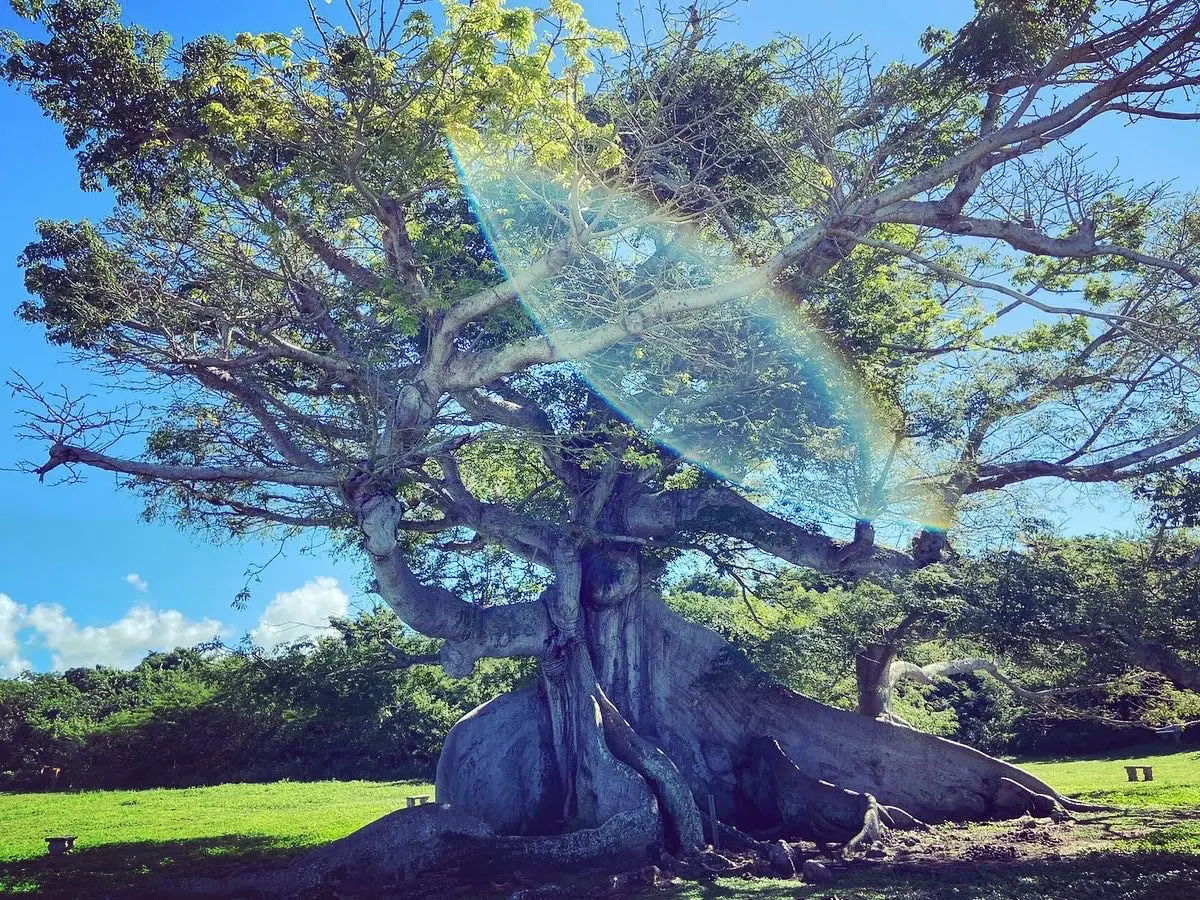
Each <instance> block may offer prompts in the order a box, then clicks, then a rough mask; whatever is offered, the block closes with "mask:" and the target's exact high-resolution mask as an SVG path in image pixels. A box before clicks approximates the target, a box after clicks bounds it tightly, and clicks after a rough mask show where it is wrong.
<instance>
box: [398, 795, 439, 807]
mask: <svg viewBox="0 0 1200 900" xmlns="http://www.w3.org/2000/svg"><path fill="white" fill-rule="evenodd" d="M404 799H405V800H406V801H407V802H408V808H409V809H412V808H413V807H414V806H424V805H425V804H426V803H432V802H433V798H432V797H430V796H429V795H428V794H417V795H416V796H415V797H405V798H404Z"/></svg>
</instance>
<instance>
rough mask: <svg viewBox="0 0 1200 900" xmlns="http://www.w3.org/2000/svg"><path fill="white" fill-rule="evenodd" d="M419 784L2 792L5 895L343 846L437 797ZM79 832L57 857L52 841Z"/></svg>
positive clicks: (70, 891) (0, 862) (61, 893)
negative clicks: (347, 838) (409, 803)
mask: <svg viewBox="0 0 1200 900" xmlns="http://www.w3.org/2000/svg"><path fill="white" fill-rule="evenodd" d="M432 793H433V789H432V788H431V787H430V786H429V785H427V784H421V783H419V782H396V783H376V782H368V781H348V782H337V781H323V782H315V783H308V784H305V783H298V782H278V783H275V784H225V785H220V786H218V787H203V788H187V789H183V790H148V791H83V792H80V793H60V794H0V895H12V894H16V895H22V894H24V895H35V896H47V897H49V896H53V897H63V898H67V897H70V898H75V897H84V896H94V895H95V894H97V893H98V892H99V890H98V886H99V885H103V886H104V888H105V889H106V890H114V889H116V888H119V887H122V886H125V885H129V884H133V883H136V882H137V881H139V880H141V879H142V878H144V877H146V876H149V875H151V874H152V873H154V872H160V871H167V870H170V871H172V872H208V871H211V870H213V869H214V867H215V868H221V867H223V866H225V865H229V864H233V863H242V862H248V861H251V860H259V859H265V858H268V857H277V856H281V855H284V854H288V853H294V852H295V851H297V850H300V849H303V848H305V847H310V846H313V845H316V844H323V843H326V842H328V841H332V840H335V839H336V838H339V837H342V836H344V835H346V834H349V833H350V832H351V831H354V830H355V829H356V828H360V827H361V826H363V825H365V824H366V823H367V822H370V821H372V820H374V819H378V818H379V817H380V816H383V815H385V814H386V813H389V812H392V811H393V810H395V809H398V808H400V807H402V806H404V805H405V799H404V798H405V797H410V796H413V795H416V794H432ZM58 834H73V835H76V836H77V837H78V841H77V842H76V848H77V851H76V852H75V853H72V854H70V855H69V856H66V857H62V858H58V859H52V858H50V857H49V856H47V854H46V842H45V840H44V838H46V837H49V836H50V835H58Z"/></svg>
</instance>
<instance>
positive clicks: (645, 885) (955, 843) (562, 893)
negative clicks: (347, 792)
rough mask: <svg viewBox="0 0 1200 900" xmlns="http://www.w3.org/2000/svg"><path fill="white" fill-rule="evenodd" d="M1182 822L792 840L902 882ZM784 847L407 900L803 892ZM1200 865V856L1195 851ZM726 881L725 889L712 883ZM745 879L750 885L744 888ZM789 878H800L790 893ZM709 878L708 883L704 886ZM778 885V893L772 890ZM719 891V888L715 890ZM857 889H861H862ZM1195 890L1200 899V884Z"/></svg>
mask: <svg viewBox="0 0 1200 900" xmlns="http://www.w3.org/2000/svg"><path fill="white" fill-rule="evenodd" d="M1180 826H1182V827H1184V828H1186V829H1187V830H1188V831H1191V830H1193V829H1194V830H1195V832H1196V833H1200V812H1194V813H1193V812H1190V811H1189V812H1182V811H1175V810H1151V809H1145V810H1135V811H1128V810H1122V811H1111V812H1092V813H1076V814H1074V815H1073V816H1072V817H1071V818H1070V819H1068V820H1065V821H1061V822H1055V821H1052V820H1049V819H1034V818H1031V817H1029V816H1025V817H1023V818H1020V819H1014V820H1010V821H1004V822H991V823H982V824H973V825H962V824H957V823H947V824H943V825H938V826H934V827H932V828H930V829H929V830H928V831H898V830H889V831H888V832H886V833H885V834H884V835H883V837H882V838H881V839H880V840H879V841H878V842H876V843H875V844H874V845H873V846H871V847H869V848H866V849H865V850H864V851H862V852H859V853H856V854H854V855H852V856H850V857H842V856H841V855H839V854H837V853H836V851H834V849H833V848H828V849H827V850H826V851H825V852H822V850H821V849H819V848H818V847H817V846H816V845H815V844H805V843H795V844H789V845H788V848H789V850H790V851H791V853H790V856H791V859H792V861H793V864H794V865H795V866H796V868H797V869H798V870H799V869H802V867H803V863H804V861H805V860H808V859H812V860H816V861H819V862H820V863H821V864H822V865H823V866H824V867H825V869H826V871H827V873H828V877H829V879H830V882H831V883H832V884H835V885H836V884H841V883H844V882H846V881H847V880H849V881H852V882H853V881H858V880H860V879H861V877H862V876H868V877H869V879H870V880H871V881H872V882H876V883H878V882H879V881H880V880H886V879H888V877H889V875H891V876H894V877H895V878H896V879H897V880H898V881H901V882H903V881H906V880H908V879H910V878H913V877H917V878H920V877H922V876H933V875H935V874H941V873H945V872H948V871H950V870H962V869H964V868H970V867H973V866H980V867H988V868H991V867H994V866H995V865H996V864H998V863H1004V862H1014V863H1016V862H1025V863H1031V864H1033V863H1051V862H1054V861H1066V860H1071V859H1073V858H1083V857H1087V858H1094V855H1095V854H1097V853H1100V854H1114V855H1115V856H1118V857H1120V858H1122V859H1127V858H1130V856H1131V854H1136V853H1138V852H1139V851H1140V850H1145V849H1153V848H1152V846H1151V847H1139V844H1140V843H1142V842H1145V841H1151V842H1152V840H1153V838H1154V836H1155V835H1159V834H1162V833H1164V829H1165V830H1167V831H1169V830H1170V829H1172V828H1177V827H1180ZM780 862H781V861H780V860H779V858H778V854H776V859H775V861H774V862H772V860H770V859H766V858H764V857H763V856H762V855H760V854H758V853H753V852H734V851H729V850H725V851H723V852H720V853H717V852H715V851H712V850H711V849H710V850H709V851H707V852H705V853H703V854H701V855H700V857H699V858H698V859H694V860H689V861H686V862H685V861H683V860H678V859H675V858H672V857H669V856H664V857H662V858H660V859H658V860H655V861H654V862H652V863H647V864H645V865H642V866H639V867H637V868H633V869H624V870H613V869H608V870H590V871H586V872H579V871H576V872H550V871H540V872H534V871H526V872H517V873H508V872H506V873H503V874H501V873H500V872H498V871H497V872H496V873H495V875H496V876H497V877H489V876H488V873H481V872H477V871H453V870H446V871H442V872H439V873H437V875H434V876H426V877H424V878H422V879H421V882H420V884H419V885H413V886H411V887H410V888H409V889H408V890H407V891H406V892H405V897H406V898H408V900H566V898H574V900H599V898H612V897H624V898H631V897H637V898H650V897H654V896H662V897H692V896H710V895H711V896H720V897H730V898H736V897H739V896H745V897H754V898H759V897H763V898H766V897H773V896H779V897H788V898H790V897H796V896H807V894H805V893H801V892H803V890H804V888H805V887H806V886H808V882H806V881H805V879H804V878H803V877H802V876H801V875H800V874H799V872H798V873H797V874H796V875H795V876H793V877H791V878H787V875H786V872H785V871H783V870H781V867H780ZM1197 863H1198V866H1200V857H1197ZM717 882H719V887H714V886H715V885H716V883H717ZM739 884H744V885H745V888H744V891H745V893H743V892H742V891H743V889H742V888H739V887H738V885H739ZM788 884H790V885H793V887H792V888H791V889H790V890H789V889H788ZM704 885H709V886H710V887H709V888H704V887H703V886H704ZM772 886H777V887H778V889H779V891H780V893H778V894H777V895H776V894H775V893H774V892H773V891H771V887H772ZM712 891H715V893H710V892H712ZM855 896H857V895H855ZM1196 896H1198V897H1200V887H1198V888H1197V893H1196Z"/></svg>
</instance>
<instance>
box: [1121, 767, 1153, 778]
mask: <svg viewBox="0 0 1200 900" xmlns="http://www.w3.org/2000/svg"><path fill="white" fill-rule="evenodd" d="M1138 769H1141V770H1142V781H1153V780H1154V766H1126V767H1125V774H1126V776H1128V778H1129V780H1130V781H1137V780H1138Z"/></svg>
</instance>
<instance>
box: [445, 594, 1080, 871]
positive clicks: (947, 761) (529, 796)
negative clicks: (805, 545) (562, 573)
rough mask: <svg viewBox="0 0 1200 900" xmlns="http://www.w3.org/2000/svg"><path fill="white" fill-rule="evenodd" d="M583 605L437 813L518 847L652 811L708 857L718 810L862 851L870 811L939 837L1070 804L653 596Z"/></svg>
mask: <svg viewBox="0 0 1200 900" xmlns="http://www.w3.org/2000/svg"><path fill="white" fill-rule="evenodd" d="M581 600H582V604H581V606H582V610H583V613H584V615H583V617H582V628H581V629H580V631H579V634H578V638H577V639H575V640H572V641H570V642H568V643H567V644H563V645H559V646H554V647H551V648H549V649H548V652H547V653H546V654H545V655H544V656H543V657H542V661H541V667H540V675H539V678H538V682H537V683H536V684H535V685H531V686H529V687H527V688H525V689H523V690H520V691H517V692H515V693H513V694H509V695H507V696H503V697H500V698H497V699H496V700H493V701H491V702H490V703H488V704H485V705H484V706H482V707H480V708H479V709H477V710H475V711H474V712H472V713H471V714H470V715H468V716H467V717H465V718H464V719H463V720H462V721H460V722H459V723H458V724H457V725H456V726H455V727H454V728H453V729H452V730H451V732H450V735H449V737H448V739H447V741H446V745H445V749H444V751H443V753H442V756H441V759H440V760H439V763H438V771H437V795H438V800H439V802H444V803H449V804H450V805H451V807H452V808H454V809H456V810H460V811H465V812H468V813H470V814H473V815H476V816H478V817H480V818H481V819H483V820H484V821H486V822H488V823H489V824H490V825H492V826H493V827H495V828H496V829H497V830H498V831H500V832H501V833H509V834H545V833H556V832H560V831H563V830H572V829H589V828H597V827H599V826H601V825H602V824H603V823H604V822H605V821H606V820H607V819H608V818H610V817H611V816H613V815H616V814H618V813H620V812H622V811H625V812H628V811H631V810H641V811H647V810H648V811H649V812H650V814H652V815H654V816H655V817H656V818H657V820H658V821H659V822H661V823H662V825H663V832H662V840H663V841H664V843H665V844H666V846H667V847H668V848H670V849H680V848H684V849H686V848H689V847H694V846H696V845H697V844H699V843H700V842H701V841H702V837H701V830H700V829H701V827H702V826H701V819H702V818H703V819H707V812H706V811H707V809H708V803H709V797H710V796H711V797H712V800H713V802H714V804H715V809H716V812H717V817H718V819H719V820H720V821H721V822H722V823H724V824H727V825H731V826H734V827H736V828H739V829H741V830H743V831H747V832H750V833H770V834H773V835H779V836H788V837H794V838H806V839H812V840H818V841H826V842H846V841H849V840H851V839H852V838H854V837H855V836H856V835H858V834H859V832H860V831H862V829H863V827H864V822H865V821H867V822H868V824H869V820H870V818H871V810H872V809H879V808H881V809H882V810H883V813H882V818H883V820H884V821H885V822H886V821H887V820H888V819H889V818H891V819H892V820H893V821H894V820H895V819H900V820H901V821H908V816H909V815H910V816H912V817H915V818H917V819H919V820H923V821H926V822H938V821H943V820H947V819H956V820H966V819H984V818H989V817H1007V816H1017V815H1021V814H1023V813H1025V812H1038V813H1047V812H1050V811H1052V810H1053V809H1054V808H1056V806H1057V805H1058V804H1060V803H1064V802H1065V801H1063V798H1061V797H1059V796H1058V795H1057V794H1056V793H1055V792H1054V791H1053V790H1052V789H1051V788H1050V787H1049V786H1047V785H1046V784H1044V783H1043V782H1041V781H1039V780H1038V779H1036V778H1034V777H1033V776H1031V775H1029V774H1028V773H1026V772H1024V771H1022V770H1020V769H1018V768H1016V767H1015V766H1011V765H1009V764H1007V763H1004V762H1002V761H1000V760H996V759H993V758H991V757H989V756H987V755H985V754H983V753H980V752H978V751H976V750H973V749H971V748H969V747H965V746H963V745H961V744H956V743H953V742H951V741H946V740H942V739H939V738H936V737H932V736H930V735H926V734H922V733H919V732H916V731H913V730H910V729H906V728H900V727H895V726H892V725H889V724H887V723H885V722H879V721H875V720H873V719H871V718H867V717H865V716H862V715H859V714H857V713H851V712H845V711H842V710H838V709H834V708H832V707H829V706H826V705H824V704H821V703H818V702H816V701H813V700H810V699H808V698H806V697H803V696H800V695H798V694H795V693H793V692H791V691H789V690H787V689H785V688H783V687H781V686H780V685H778V684H776V683H774V682H773V681H772V680H771V679H769V678H768V677H767V676H766V675H764V674H763V673H761V672H759V671H758V670H756V669H755V668H754V667H753V666H752V665H751V664H750V663H748V662H747V661H746V660H745V659H744V658H743V657H741V656H739V654H737V653H736V652H735V651H734V650H733V649H732V648H731V647H730V646H729V645H728V644H727V643H726V642H725V641H724V640H723V639H722V638H721V637H720V636H718V635H717V634H715V633H714V632H712V631H709V630H707V629H705V628H703V627H701V626H698V625H696V624H693V623H691V622H688V621H686V620H684V619H683V618H682V617H680V616H679V615H678V614H676V613H675V612H673V611H672V610H671V609H669V608H668V607H667V606H666V604H665V603H663V601H662V600H661V598H660V596H659V595H658V594H657V592H656V591H655V590H654V589H653V588H652V587H650V585H649V584H648V583H647V580H646V579H644V578H638V579H636V584H635V585H634V587H633V589H632V590H628V591H623V592H616V593H615V594H614V592H613V591H611V590H608V589H596V585H595V584H594V583H593V584H590V585H588V586H585V588H584V590H583V591H582V592H581ZM884 671H885V672H886V669H885V670H884ZM884 680H886V678H885V679H884ZM1067 805H1069V802H1067ZM698 810H704V811H705V815H704V816H703V817H702V816H700V814H699V813H698ZM905 813H907V814H908V815H905ZM703 828H704V834H705V835H706V836H707V835H708V833H709V826H708V823H707V822H705V823H704V825H703Z"/></svg>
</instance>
